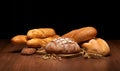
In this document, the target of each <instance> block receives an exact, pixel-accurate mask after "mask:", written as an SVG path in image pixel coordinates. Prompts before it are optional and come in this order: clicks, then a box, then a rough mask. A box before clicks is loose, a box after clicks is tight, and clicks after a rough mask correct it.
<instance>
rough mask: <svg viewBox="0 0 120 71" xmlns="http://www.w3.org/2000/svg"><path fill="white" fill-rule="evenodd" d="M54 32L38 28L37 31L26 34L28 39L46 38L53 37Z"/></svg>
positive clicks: (32, 30) (50, 29)
mask: <svg viewBox="0 0 120 71" xmlns="http://www.w3.org/2000/svg"><path fill="white" fill-rule="evenodd" d="M55 34H56V33H55V30H54V29H52V28H38V29H31V30H29V31H28V32H27V37H28V38H46V37H51V36H54V35H55Z"/></svg>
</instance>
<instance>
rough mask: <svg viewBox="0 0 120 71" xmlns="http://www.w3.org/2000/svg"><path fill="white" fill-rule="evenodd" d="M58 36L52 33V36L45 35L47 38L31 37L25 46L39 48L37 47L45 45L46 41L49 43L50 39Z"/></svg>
mask: <svg viewBox="0 0 120 71" xmlns="http://www.w3.org/2000/svg"><path fill="white" fill-rule="evenodd" d="M58 37H60V36H59V35H54V36H53V37H47V38H43V39H41V38H32V39H30V40H28V41H27V46H29V47H35V48H39V47H45V46H46V44H47V43H49V42H50V41H52V40H53V39H55V38H58Z"/></svg>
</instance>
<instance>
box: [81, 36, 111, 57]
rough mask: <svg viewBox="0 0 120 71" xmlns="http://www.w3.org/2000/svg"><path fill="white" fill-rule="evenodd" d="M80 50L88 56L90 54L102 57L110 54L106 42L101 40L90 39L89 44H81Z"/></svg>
mask: <svg viewBox="0 0 120 71" xmlns="http://www.w3.org/2000/svg"><path fill="white" fill-rule="evenodd" d="M82 48H83V49H85V50H86V51H87V53H88V54H89V53H92V54H99V55H102V56H107V55H108V54H110V47H109V46H108V44H107V42H106V41H105V40H103V39H101V38H96V39H91V40H89V42H86V43H83V44H82Z"/></svg>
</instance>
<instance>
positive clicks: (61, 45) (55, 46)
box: [45, 37, 80, 54]
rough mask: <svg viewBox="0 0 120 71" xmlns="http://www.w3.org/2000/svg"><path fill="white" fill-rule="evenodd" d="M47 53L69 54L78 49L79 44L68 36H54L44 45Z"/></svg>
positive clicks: (76, 51)
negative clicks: (54, 37)
mask: <svg viewBox="0 0 120 71" xmlns="http://www.w3.org/2000/svg"><path fill="white" fill-rule="evenodd" d="M45 50H46V52H47V53H57V54H69V53H70V54H71V53H78V52H79V51H80V47H79V45H78V44H77V43H76V42H74V41H73V40H72V39H70V38H62V37H59V38H56V39H54V40H52V41H51V42H49V43H48V44H47V45H46V46H45Z"/></svg>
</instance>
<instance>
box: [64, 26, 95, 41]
mask: <svg viewBox="0 0 120 71" xmlns="http://www.w3.org/2000/svg"><path fill="white" fill-rule="evenodd" d="M96 35H97V30H96V29H95V28H94V27H83V28H80V29H75V30H72V31H70V32H68V33H66V34H64V35H63V36H62V37H67V38H71V39H73V40H75V41H76V42H77V43H81V42H83V41H87V40H89V39H92V38H94V37H95V36H96Z"/></svg>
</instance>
